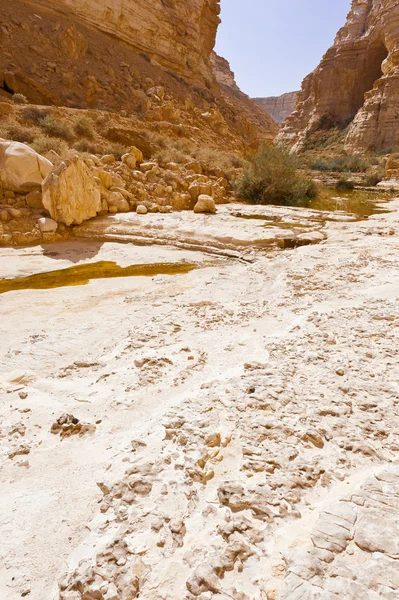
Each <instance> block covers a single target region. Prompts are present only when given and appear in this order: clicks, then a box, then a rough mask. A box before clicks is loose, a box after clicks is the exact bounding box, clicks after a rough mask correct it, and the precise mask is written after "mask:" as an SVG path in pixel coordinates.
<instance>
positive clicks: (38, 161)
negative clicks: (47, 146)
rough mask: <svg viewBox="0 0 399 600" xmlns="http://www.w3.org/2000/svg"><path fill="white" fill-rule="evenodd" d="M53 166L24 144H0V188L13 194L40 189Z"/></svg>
mask: <svg viewBox="0 0 399 600" xmlns="http://www.w3.org/2000/svg"><path fill="white" fill-rule="evenodd" d="M52 168H53V165H52V164H51V162H50V161H49V160H47V159H46V158H44V156H40V154H38V153H37V152H35V151H34V150H32V148H30V147H29V146H27V145H26V144H20V143H19V142H6V141H5V142H0V187H3V188H4V189H7V190H12V191H14V192H31V191H33V190H37V189H40V186H41V183H42V181H43V179H44V178H45V177H47V175H48V174H49V173H50V171H51V169H52Z"/></svg>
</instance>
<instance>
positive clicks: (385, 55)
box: [278, 0, 399, 152]
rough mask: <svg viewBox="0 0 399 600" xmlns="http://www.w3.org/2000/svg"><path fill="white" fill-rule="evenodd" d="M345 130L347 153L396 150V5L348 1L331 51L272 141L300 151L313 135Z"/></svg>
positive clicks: (398, 32) (384, 0) (384, 1)
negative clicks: (276, 138)
mask: <svg viewBox="0 0 399 600" xmlns="http://www.w3.org/2000/svg"><path fill="white" fill-rule="evenodd" d="M348 126H349V128H348V133H347V135H346V144H345V146H346V150H347V151H348V152H362V151H374V150H384V149H385V150H387V149H391V148H393V147H395V146H396V147H397V145H398V136H399V2H398V1H397V0H353V2H352V6H351V10H350V12H349V15H348V18H347V21H346V24H345V26H344V27H343V28H342V29H341V30H340V31H339V32H338V34H337V37H336V39H335V42H334V45H333V46H332V47H331V48H330V49H329V50H328V51H327V53H326V54H325V55H324V57H323V59H322V61H321V63H320V65H319V66H318V67H317V68H316V70H315V71H314V72H313V73H311V74H310V75H308V76H307V77H306V78H305V79H304V81H303V84H302V89H301V92H300V93H299V95H298V101H297V105H296V108H295V110H294V112H293V113H292V114H291V115H290V116H289V117H288V119H287V120H286V122H285V124H284V127H283V129H282V131H281V132H280V134H279V137H278V139H279V140H280V141H282V142H284V143H288V144H290V145H291V146H293V147H294V148H295V149H296V150H301V149H304V148H306V145H307V140H308V139H309V137H311V135H312V134H313V133H314V132H316V131H318V130H322V129H332V128H336V127H338V128H342V129H343V130H344V129H345V128H346V127H348Z"/></svg>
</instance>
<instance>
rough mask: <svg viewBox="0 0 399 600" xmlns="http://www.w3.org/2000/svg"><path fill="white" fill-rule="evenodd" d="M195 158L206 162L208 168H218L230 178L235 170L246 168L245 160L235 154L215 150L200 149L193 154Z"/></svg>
mask: <svg viewBox="0 0 399 600" xmlns="http://www.w3.org/2000/svg"><path fill="white" fill-rule="evenodd" d="M193 156H194V158H196V159H197V160H199V161H201V162H204V163H206V164H207V165H208V167H214V168H215V167H216V168H218V169H221V170H222V171H224V172H225V174H226V175H227V176H228V177H229V175H230V174H232V172H234V170H235V169H238V168H242V167H243V166H244V162H245V161H244V159H243V158H242V157H241V156H240V155H239V154H236V153H235V152H228V151H225V150H215V149H213V148H199V149H198V150H196V151H194V152H193Z"/></svg>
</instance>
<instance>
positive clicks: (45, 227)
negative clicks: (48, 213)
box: [37, 217, 58, 233]
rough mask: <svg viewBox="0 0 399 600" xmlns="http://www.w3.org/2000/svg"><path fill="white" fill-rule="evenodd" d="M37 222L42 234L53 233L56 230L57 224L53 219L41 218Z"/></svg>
mask: <svg viewBox="0 0 399 600" xmlns="http://www.w3.org/2000/svg"><path fill="white" fill-rule="evenodd" d="M37 222H38V225H39V229H40V231H41V232H42V233H55V232H56V231H57V229H58V223H57V222H56V221H54V219H49V218H48V217H42V218H41V219H38V221H37Z"/></svg>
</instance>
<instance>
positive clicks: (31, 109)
mask: <svg viewBox="0 0 399 600" xmlns="http://www.w3.org/2000/svg"><path fill="white" fill-rule="evenodd" d="M48 114H49V110H48V109H46V108H38V107H37V106H27V107H26V108H24V109H22V118H23V119H24V121H32V123H34V124H35V125H39V124H40V121H42V120H43V119H44V118H45V117H47V115H48Z"/></svg>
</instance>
